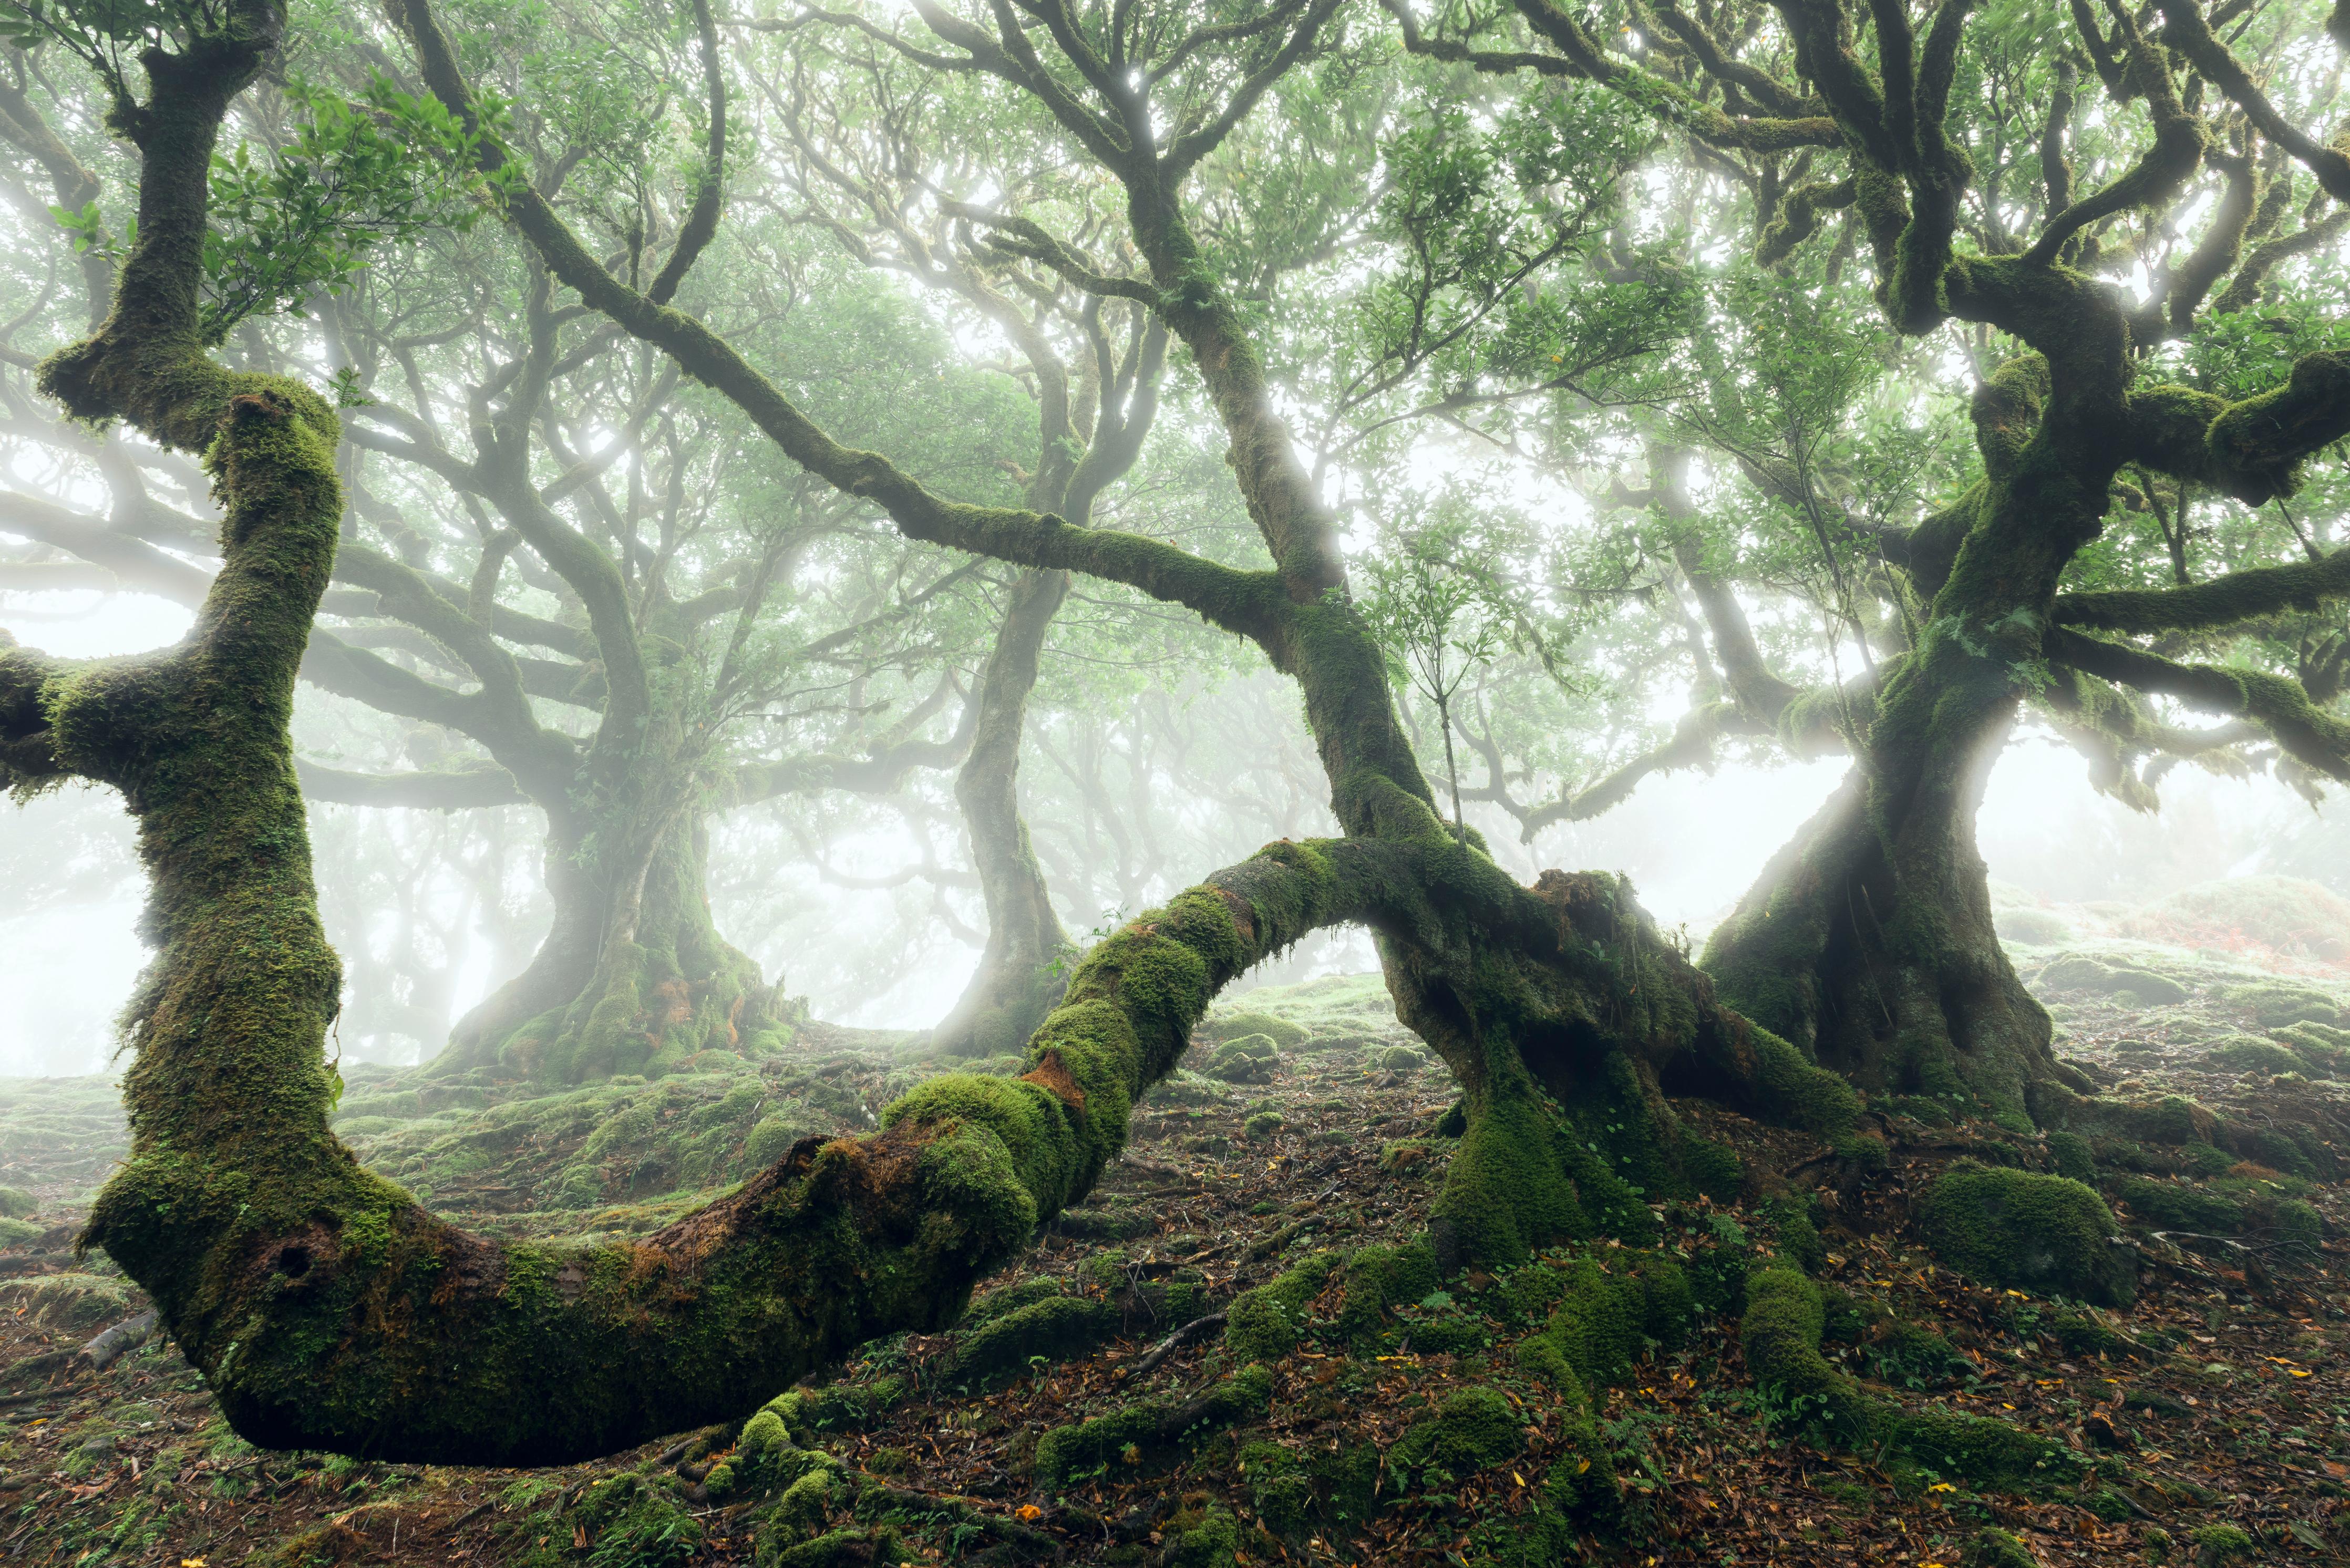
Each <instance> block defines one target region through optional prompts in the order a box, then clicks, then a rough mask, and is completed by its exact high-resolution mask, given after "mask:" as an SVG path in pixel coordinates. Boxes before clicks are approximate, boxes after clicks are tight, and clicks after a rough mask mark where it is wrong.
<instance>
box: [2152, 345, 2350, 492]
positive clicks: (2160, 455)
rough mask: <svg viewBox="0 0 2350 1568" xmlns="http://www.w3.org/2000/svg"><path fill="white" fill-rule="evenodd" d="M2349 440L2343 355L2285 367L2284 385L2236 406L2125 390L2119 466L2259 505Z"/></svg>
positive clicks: (2349, 373)
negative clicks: (2322, 454)
mask: <svg viewBox="0 0 2350 1568" xmlns="http://www.w3.org/2000/svg"><path fill="white" fill-rule="evenodd" d="M2345 435H2350V351H2345V350H2342V349H2329V350H2326V351H2324V352H2321V353H2316V354H2304V355H2303V356H2302V357H2301V358H2298V359H2296V360H2294V361H2293V371H2292V374H2291V375H2289V376H2287V377H2286V379H2285V384H2284V385H2283V386H2281V387H2277V388H2275V389H2272V390H2270V391H2266V392H2262V393H2261V394H2259V395H2258V396H2256V397H2251V398H2246V399H2244V400H2242V401H2241V402H2234V403H2231V402H2229V401H2228V400H2225V399H2223V398H2218V397H2214V396H2213V395H2211V394H2210V393H2209V392H2199V391H2196V390H2194V389H2191V388H2187V387H2179V386H2158V387H2149V388H2146V389H2141V390H2138V391H2135V392H2132V393H2131V394H2130V396H2129V400H2128V409H2127V415H2126V426H2125V429H2124V431H2122V432H2121V436H2122V440H2123V441H2126V443H2127V445H2126V460H2127V461H2129V462H2135V463H2138V464H2140V465H2141V466H2143V467H2145V468H2147V469H2150V470H2153V471H2154V472H2158V473H2168V474H2171V475H2174V476H2176V477H2178V478H2180V479H2188V480H2192V481H2194V482H2195V483H2199V484H2202V485H2205V486H2208V487H2209V488H2210V489H2213V490H2218V491H2221V492H2224V493H2227V494H2229V495H2232V496H2234V497H2235V498H2236V499H2237V500H2239V501H2241V502H2242V503H2243V504H2245V505H2247V506H2259V505H2261V504H2264V503H2266V502H2269V501H2272V500H2274V499H2276V498H2277V497H2279V496H2282V495H2291V494H2292V493H2293V492H2294V490H2295V489H2297V488H2298V487H2299V484H2300V474H2301V465H2302V464H2303V462H2306V461H2307V460H2308V459H2309V458H2310V456H2311V455H2312V454H2314V453H2315V452H2320V451H2323V450H2324V448H2325V447H2326V446H2328V445H2330V444H2332V443H2333V442H2334V441H2339V440H2341V439H2342V438H2343V437H2344V436H2345Z"/></svg>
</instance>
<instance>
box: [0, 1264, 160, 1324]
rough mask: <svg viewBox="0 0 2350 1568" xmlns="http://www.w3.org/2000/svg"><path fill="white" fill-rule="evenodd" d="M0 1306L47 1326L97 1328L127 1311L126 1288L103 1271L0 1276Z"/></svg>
mask: <svg viewBox="0 0 2350 1568" xmlns="http://www.w3.org/2000/svg"><path fill="white" fill-rule="evenodd" d="M0 1310H5V1311H8V1312H13V1313H19V1314H23V1315H24V1316H26V1317H27V1318H30V1319H31V1320H32V1321H33V1322H35V1323H37V1324H43V1325H44V1326H46V1327H49V1328H70V1329H84V1328H101V1327H104V1326H105V1325H106V1324H109V1323H119V1322H120V1321H121V1320H122V1319H124V1318H126V1317H129V1316H130V1287H129V1286H128V1285H127V1284H125V1283H124V1282H122V1281H121V1280H119V1279H113V1278H109V1277H108V1276H106V1275H103V1274H82V1273H63V1274H37V1275H35V1276H33V1277H32V1278H30V1279H16V1280H0Z"/></svg>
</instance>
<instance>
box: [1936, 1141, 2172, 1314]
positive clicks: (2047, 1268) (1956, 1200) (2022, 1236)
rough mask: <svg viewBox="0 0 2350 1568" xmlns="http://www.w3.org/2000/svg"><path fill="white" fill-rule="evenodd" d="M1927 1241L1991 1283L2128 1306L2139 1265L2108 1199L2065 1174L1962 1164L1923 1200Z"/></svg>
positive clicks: (1956, 1265) (1938, 1252)
mask: <svg viewBox="0 0 2350 1568" xmlns="http://www.w3.org/2000/svg"><path fill="white" fill-rule="evenodd" d="M1918 1223H1919V1226H1920V1228H1921V1229H1922V1230H1923V1231H1924V1233H1925V1237H1926V1243H1927V1245H1928V1246H1929V1247H1931V1248H1932V1249H1933V1250H1934V1251H1935V1254H1936V1255H1937V1256H1939V1258H1940V1259H1941V1260H1942V1261H1943V1262H1946V1263H1948V1264H1950V1266H1951V1267H1952V1268H1954V1269H1956V1270H1958V1271H1959V1272H1960V1273H1962V1274H1966V1275H1969V1276H1970V1277H1971V1278H1974V1279H1977V1280H1981V1281H1982V1282H1986V1283H1989V1284H1996V1285H2002V1286H2007V1287H2010V1288H2013V1289H2021V1290H2029V1291H2034V1292H2039V1293H2054V1294H2059V1295H2065V1296H2070V1297H2072V1298H2074V1300H2076V1301H2085V1302H2094V1303H2096V1304H2097V1305H2099V1306H2127V1305H2128V1304H2129V1303H2130V1302H2131V1301H2132V1300H2134V1299H2135V1298H2136V1297H2137V1268H2136V1265H2135V1263H2134V1262H2133V1261H2132V1259H2131V1256H2130V1254H2129V1252H2128V1251H2126V1249H2124V1248H2121V1247H2117V1246H2116V1244H2115V1243H2114V1241H2113V1240H2112V1238H2113V1237H2114V1235H2115V1234H2116V1231H2118V1230H2119V1229H2120V1227H2119V1226H2118V1225H2117V1224H2116V1222H2115V1220H2114V1216H2113V1211H2112V1210H2109V1209H2107V1208H2106V1200H2105V1199H2102V1198H2100V1197H2098V1196H2097V1194H2096V1193H2095V1191H2094V1190H2093V1189H2090V1188H2088V1187H2085V1186H2084V1185H2083V1184H2082V1183H2080V1182H2078V1181H2074V1180H2072V1179H2069V1178H2066V1177H2062V1176H2043V1175H2041V1174H2039V1173H2038V1172H2036V1171H2028V1170H2010V1169H2006V1168H2000V1167H1994V1166H1984V1165H1976V1164H1973V1163H1971V1162H1965V1161H1962V1162H1960V1164H1958V1165H1954V1166H1952V1167H1951V1168H1950V1169H1949V1170H1947V1171H1945V1172H1943V1174H1942V1176H1941V1178H1940V1179H1939V1180H1937V1181H1936V1182H1935V1183H1934V1185H1933V1186H1932V1187H1931V1188H1929V1189H1927V1192H1926V1195H1925V1196H1924V1198H1923V1199H1920V1200H1919V1202H1918Z"/></svg>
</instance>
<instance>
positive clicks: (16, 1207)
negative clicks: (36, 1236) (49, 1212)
mask: <svg viewBox="0 0 2350 1568" xmlns="http://www.w3.org/2000/svg"><path fill="white" fill-rule="evenodd" d="M39 1207H40V1204H39V1203H38V1201H36V1199H34V1197H33V1195H32V1194H31V1193H29V1192H27V1191H26V1190H25V1189H22V1188H19V1187H0V1219H7V1220H22V1219H24V1218H25V1217H26V1216H27V1215H29V1214H30V1213H32V1212H33V1210H36V1209H37V1208H39Z"/></svg>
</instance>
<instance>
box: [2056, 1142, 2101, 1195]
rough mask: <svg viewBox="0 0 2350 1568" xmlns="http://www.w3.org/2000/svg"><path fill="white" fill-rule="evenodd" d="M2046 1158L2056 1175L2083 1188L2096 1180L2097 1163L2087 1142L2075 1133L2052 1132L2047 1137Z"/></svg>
mask: <svg viewBox="0 0 2350 1568" xmlns="http://www.w3.org/2000/svg"><path fill="white" fill-rule="evenodd" d="M2048 1158H2049V1160H2050V1162H2051V1163H2053V1164H2054V1166H2055V1167H2056V1174H2057V1175H2059V1176H2061V1177H2064V1179H2066V1180H2068V1181H2077V1182H2079V1183H2080V1184H2081V1185H2082V1186H2084V1187H2088V1186H2092V1185H2094V1184H2095V1181H2096V1179H2097V1161H2096V1157H2095V1153H2094V1151H2093V1150H2092V1148H2091V1146H2090V1143H2089V1140H2088V1139H2087V1138H2085V1137H2082V1136H2081V1135H2080V1134H2079V1133H2076V1132H2053V1133H2050V1134H2049V1135H2048Z"/></svg>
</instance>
